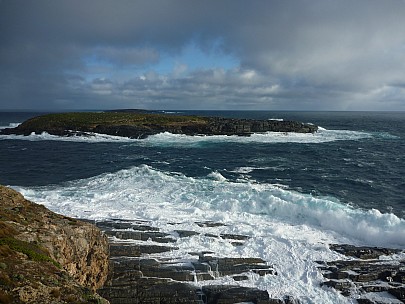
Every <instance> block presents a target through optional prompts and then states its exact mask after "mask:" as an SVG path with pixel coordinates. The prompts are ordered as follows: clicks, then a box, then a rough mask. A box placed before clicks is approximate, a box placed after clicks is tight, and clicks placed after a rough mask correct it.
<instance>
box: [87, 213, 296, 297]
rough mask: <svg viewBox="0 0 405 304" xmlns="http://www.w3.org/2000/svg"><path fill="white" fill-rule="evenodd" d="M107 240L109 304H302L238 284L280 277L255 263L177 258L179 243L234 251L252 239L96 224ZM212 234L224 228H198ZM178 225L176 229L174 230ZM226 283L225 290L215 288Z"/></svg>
mask: <svg viewBox="0 0 405 304" xmlns="http://www.w3.org/2000/svg"><path fill="white" fill-rule="evenodd" d="M95 224H96V225H97V226H98V227H99V228H100V229H101V230H103V231H104V233H106V234H107V235H108V236H109V241H110V263H111V267H110V269H111V272H110V275H109V279H108V281H107V283H106V284H105V285H104V287H103V288H101V289H99V290H98V293H99V294H100V295H101V296H103V297H104V298H106V299H108V300H109V301H110V303H111V304H134V303H136V304H137V303H145V304H157V303H167V304H172V303H188V304H192V303H198V304H214V303H218V304H219V303H221V304H231V303H257V304H273V303H274V304H283V303H299V301H298V300H296V299H294V298H292V297H289V296H286V297H284V298H282V299H271V298H270V297H269V294H268V292H267V291H265V290H259V289H255V288H249V287H243V286H241V284H240V282H243V281H247V280H249V279H250V278H251V277H252V276H257V277H259V276H276V275H277V273H276V271H275V270H274V268H273V267H272V265H269V263H268V262H267V261H264V260H262V259H260V258H257V257H244V258H240V257H238V258H233V257H218V256H217V255H216V254H215V252H211V251H203V252H189V253H188V256H187V257H182V256H181V255H179V254H176V252H177V251H178V247H176V242H177V239H179V238H188V237H193V236H195V235H199V234H203V235H204V236H205V237H208V238H220V239H222V240H224V241H227V242H230V243H231V244H232V245H233V246H241V245H243V244H244V242H245V241H247V240H248V239H249V236H246V235H238V234H220V235H214V234H210V233H209V229H208V231H207V233H205V232H202V231H201V230H199V232H196V231H192V230H176V229H174V230H173V231H172V232H170V233H164V232H161V231H160V230H159V229H158V228H156V227H153V226H151V225H150V223H148V222H144V221H124V220H111V221H101V222H96V223H95ZM196 224H197V225H198V226H199V227H201V228H203V229H202V230H203V231H204V228H209V227H213V226H219V225H223V226H224V224H221V223H214V222H203V223H201V222H200V223H196ZM173 225H174V224H173ZM224 277H227V278H228V280H227V284H226V285H222V284H218V283H215V282H216V281H217V282H218V281H219V280H220V279H221V278H224Z"/></svg>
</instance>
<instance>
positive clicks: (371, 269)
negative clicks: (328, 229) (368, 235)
mask: <svg viewBox="0 0 405 304" xmlns="http://www.w3.org/2000/svg"><path fill="white" fill-rule="evenodd" d="M330 247H331V249H332V250H335V251H337V252H339V253H341V254H343V255H345V256H347V257H350V259H347V260H338V261H331V262H323V261H322V262H319V265H320V266H319V269H320V270H321V272H322V274H323V276H324V278H325V279H326V280H325V282H324V283H323V286H326V287H329V288H334V289H336V290H338V291H340V292H341V293H342V294H343V295H344V296H347V297H350V298H354V299H356V300H357V302H358V303H361V304H372V303H405V259H399V260H398V259H396V260H391V259H390V258H389V257H390V256H392V255H395V254H401V252H402V251H401V250H396V249H388V248H379V247H356V246H352V245H331V246H330ZM402 254H403V253H402ZM383 257H388V258H383Z"/></svg>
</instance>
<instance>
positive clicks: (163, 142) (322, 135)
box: [0, 126, 397, 147]
mask: <svg viewBox="0 0 405 304" xmlns="http://www.w3.org/2000/svg"><path fill="white" fill-rule="evenodd" d="M8 127H10V126H8ZM4 128H5V127H4ZM372 137H381V138H383V139H396V138H397V137H395V136H393V135H390V134H385V133H384V134H382V133H381V134H380V133H376V134H372V133H367V132H359V131H349V130H327V129H324V128H319V131H318V132H316V133H314V134H312V133H311V134H306V133H283V132H266V133H255V134H252V135H251V136H249V137H244V136H236V135H235V136H226V135H215V136H188V135H181V134H172V133H168V132H165V133H160V134H156V135H153V136H149V137H148V138H146V139H140V140H139V139H130V138H126V137H118V136H111V135H104V134H97V133H87V136H79V135H77V136H69V137H68V136H55V135H50V134H48V133H46V132H43V133H42V134H34V133H32V134H31V135H29V136H22V135H0V140H2V139H3V140H4V139H14V140H16V139H17V140H29V141H44V140H56V141H70V142H89V143H92V142H120V141H121V142H132V143H137V144H140V145H148V146H156V145H159V146H193V147H198V146H201V145H204V144H206V143H240V144H244V143H246V144H249V143H302V144H306V143H314V144H315V143H325V142H331V141H338V140H361V139H366V138H372Z"/></svg>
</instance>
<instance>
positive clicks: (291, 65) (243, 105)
mask: <svg viewBox="0 0 405 304" xmlns="http://www.w3.org/2000/svg"><path fill="white" fill-rule="evenodd" d="M120 108H125V109H128V108H137V109H139V108H142V109H151V110H156V109H160V110H299V111H301V110H307V111H311V110H331V111H335V110H336V111H351V110H384V111H385V110H387V111H405V0H356V1H353V0H249V1H245V0H243V1H242V0H199V1H196V0H130V1H129V0H120V1H117V0H0V110H12V109H15V110H28V109H29V110H41V111H43V110H45V111H48V110H49V111H53V110H72V109H76V110H84V109H100V110H102V109H120Z"/></svg>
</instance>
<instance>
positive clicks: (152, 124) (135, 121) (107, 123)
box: [0, 111, 318, 139]
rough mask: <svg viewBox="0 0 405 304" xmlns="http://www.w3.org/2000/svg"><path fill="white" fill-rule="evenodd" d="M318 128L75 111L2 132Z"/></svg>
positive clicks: (129, 133) (142, 134)
mask: <svg viewBox="0 0 405 304" xmlns="http://www.w3.org/2000/svg"><path fill="white" fill-rule="evenodd" d="M317 130H318V127H317V126H315V125H312V124H306V123H301V122H296V121H279V120H253V119H233V118H222V117H201V116H180V115H169V114H156V113H145V112H125V111H124V112H122V111H117V112H76V113H74V112H72V113H58V114H47V115H42V116H38V117H34V118H31V119H29V120H27V121H25V122H24V123H22V124H21V125H19V126H17V127H16V128H7V129H3V130H0V134H3V135H4V134H16V135H30V134H32V133H36V134H41V133H42V132H47V133H49V134H52V135H58V136H72V135H88V134H89V133H99V134H107V135H114V136H123V137H129V138H137V139H143V138H146V137H148V136H150V135H154V134H158V133H163V132H170V133H173V134H184V135H193V136H195V135H239V136H250V135H251V134H252V133H263V132H296V133H314V132H316V131H317Z"/></svg>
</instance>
